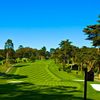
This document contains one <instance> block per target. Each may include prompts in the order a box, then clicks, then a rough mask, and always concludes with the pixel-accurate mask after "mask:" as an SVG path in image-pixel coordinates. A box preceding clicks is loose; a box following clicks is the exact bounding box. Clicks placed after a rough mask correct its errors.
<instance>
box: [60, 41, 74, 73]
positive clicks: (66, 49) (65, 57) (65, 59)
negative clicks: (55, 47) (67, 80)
mask: <svg viewBox="0 0 100 100" xmlns="http://www.w3.org/2000/svg"><path fill="white" fill-rule="evenodd" d="M59 45H60V52H61V53H60V60H61V61H62V65H63V70H64V71H65V65H66V64H67V63H68V64H69V61H70V58H71V57H72V45H71V42H70V41H69V40H65V41H61V43H60V44H59Z"/></svg>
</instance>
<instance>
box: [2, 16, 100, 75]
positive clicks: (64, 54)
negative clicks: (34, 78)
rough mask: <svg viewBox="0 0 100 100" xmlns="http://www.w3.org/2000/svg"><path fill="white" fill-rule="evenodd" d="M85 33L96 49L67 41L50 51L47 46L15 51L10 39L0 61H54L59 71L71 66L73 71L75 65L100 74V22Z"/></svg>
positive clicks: (86, 29) (21, 46)
mask: <svg viewBox="0 0 100 100" xmlns="http://www.w3.org/2000/svg"><path fill="white" fill-rule="evenodd" d="M99 17H100V16H99ZM83 32H85V34H86V35H87V40H90V41H92V45H93V46H94V47H91V48H89V47H86V46H83V47H81V48H79V47H76V46H74V45H72V42H71V41H70V40H68V39H66V40H63V41H61V42H60V43H59V47H58V48H51V49H50V51H47V49H46V47H45V46H43V47H42V48H41V49H39V50H38V49H34V48H30V47H24V46H23V45H20V46H19V47H18V49H17V50H14V44H13V41H12V40H11V39H8V40H7V41H6V42H5V45H4V49H0V61H1V62H2V63H7V62H10V63H19V62H29V61H30V62H33V61H35V60H44V59H45V60H47V59H54V61H55V63H56V64H57V65H58V66H59V70H63V71H66V70H67V68H68V67H69V66H70V69H71V68H72V66H73V65H77V66H78V70H81V71H83V69H84V67H87V68H88V71H89V70H91V68H93V69H94V71H95V72H98V73H100V50H99V48H100V20H98V23H97V24H95V25H89V26H87V27H86V28H84V29H83Z"/></svg>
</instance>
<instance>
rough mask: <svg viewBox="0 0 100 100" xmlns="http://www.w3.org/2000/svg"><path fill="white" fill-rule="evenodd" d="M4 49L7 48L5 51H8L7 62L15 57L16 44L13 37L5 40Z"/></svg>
mask: <svg viewBox="0 0 100 100" xmlns="http://www.w3.org/2000/svg"><path fill="white" fill-rule="evenodd" d="M4 49H5V53H6V62H7V61H8V60H9V59H12V58H14V54H15V51H14V44H13V42H12V40H11V39H8V40H7V41H6V42H5V46H4Z"/></svg>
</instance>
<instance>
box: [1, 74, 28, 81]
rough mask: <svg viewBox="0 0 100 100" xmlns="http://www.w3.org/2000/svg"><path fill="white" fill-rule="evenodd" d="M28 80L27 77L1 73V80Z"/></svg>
mask: <svg viewBox="0 0 100 100" xmlns="http://www.w3.org/2000/svg"><path fill="white" fill-rule="evenodd" d="M22 78H27V76H25V75H14V74H6V73H1V72H0V79H22Z"/></svg>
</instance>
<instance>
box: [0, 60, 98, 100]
mask: <svg viewBox="0 0 100 100" xmlns="http://www.w3.org/2000/svg"><path fill="white" fill-rule="evenodd" d="M9 73H10V75H8V74H7V75H4V76H2V77H1V79H2V80H3V81H4V82H2V83H1V84H0V100H83V95H84V94H83V88H84V83H83V82H76V81H74V80H77V79H83V78H82V77H79V76H80V74H78V75H77V74H76V73H75V72H72V73H67V72H63V71H58V68H57V66H56V65H55V64H54V63H53V61H37V62H35V63H26V64H25V63H23V64H16V65H14V67H13V68H12V69H11V70H10V72H9ZM0 81H1V80H0ZM10 81H23V82H22V83H7V82H10ZM91 83H92V84H93V83H99V84H100V82H88V92H87V94H88V99H87V100H99V98H100V92H97V91H95V90H94V89H93V88H92V87H91V86H90V84H91Z"/></svg>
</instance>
